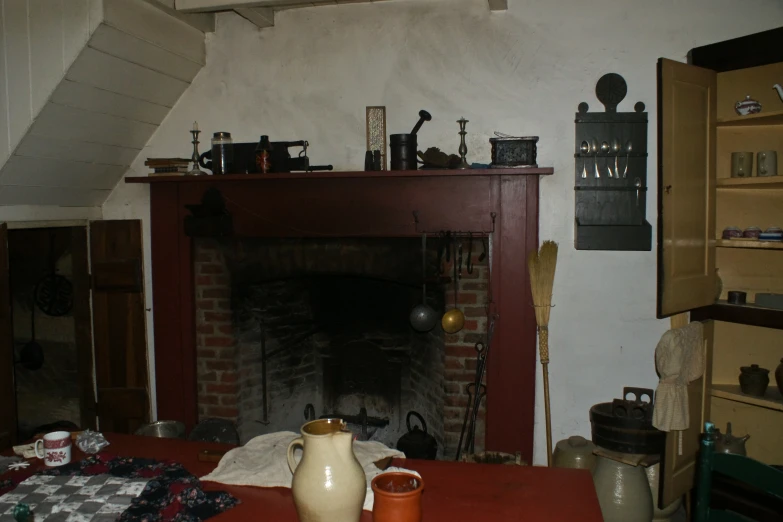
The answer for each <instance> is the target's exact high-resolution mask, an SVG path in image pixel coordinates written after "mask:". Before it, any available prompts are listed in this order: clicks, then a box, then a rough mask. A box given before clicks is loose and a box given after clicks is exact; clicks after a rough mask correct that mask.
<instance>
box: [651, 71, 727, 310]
mask: <svg viewBox="0 0 783 522" xmlns="http://www.w3.org/2000/svg"><path fill="white" fill-rule="evenodd" d="M716 85H717V75H716V73H715V72H714V71H710V70H708V69H701V68H699V67H694V66H692V65H687V64H684V63H679V62H674V61H671V60H665V59H663V58H661V59H660V60H659V61H658V156H659V158H658V169H659V172H658V317H667V316H670V315H672V314H675V313H679V312H684V311H686V310H691V309H694V308H698V307H701V306H707V305H710V304H713V303H714V302H715V245H714V243H715V146H716V145H715V144H716V141H715V140H716V127H715V118H716V110H717V103H716Z"/></svg>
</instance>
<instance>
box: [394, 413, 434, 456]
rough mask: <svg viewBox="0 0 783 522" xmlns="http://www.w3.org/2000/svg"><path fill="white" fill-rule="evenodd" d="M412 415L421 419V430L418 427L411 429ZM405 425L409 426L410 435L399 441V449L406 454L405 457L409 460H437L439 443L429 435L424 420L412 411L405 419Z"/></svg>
mask: <svg viewBox="0 0 783 522" xmlns="http://www.w3.org/2000/svg"><path fill="white" fill-rule="evenodd" d="M411 415H414V416H416V418H417V419H419V422H420V423H421V428H419V427H418V426H416V427H414V428H411ZM405 423H406V425H407V426H408V433H406V434H405V435H403V436H402V437H400V440H398V441H397V449H398V450H400V451H401V452H403V453H405V457H407V458H409V459H426V460H435V456H436V455H437V453H438V442H437V441H436V440H435V437H433V436H432V435H430V434H429V433H427V424H426V423H425V422H424V418H423V417H422V416H421V415H419V414H418V413H416V412H415V411H413V410H411V411H409V412H408V416H407V417H406V418H405Z"/></svg>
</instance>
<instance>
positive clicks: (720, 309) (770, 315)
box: [691, 301, 783, 330]
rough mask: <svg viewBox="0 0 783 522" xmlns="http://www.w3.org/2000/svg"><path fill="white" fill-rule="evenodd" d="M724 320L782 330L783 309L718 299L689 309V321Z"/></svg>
mask: <svg viewBox="0 0 783 522" xmlns="http://www.w3.org/2000/svg"><path fill="white" fill-rule="evenodd" d="M710 319H712V320H714V321H724V322H727V323H738V324H747V325H750V326H761V327H764V328H774V329H777V330H783V310H776V309H774V308H761V307H759V306H753V305H747V304H746V305H733V304H729V303H727V302H726V301H718V302H717V303H715V304H713V305H710V306H703V307H701V308H696V309H694V310H692V311H691V321H708V320H710Z"/></svg>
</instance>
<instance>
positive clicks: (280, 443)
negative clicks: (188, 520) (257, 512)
mask: <svg viewBox="0 0 783 522" xmlns="http://www.w3.org/2000/svg"><path fill="white" fill-rule="evenodd" d="M298 436H299V435H298V434H296V433H294V432H292V431H278V432H275V433H268V434H266V435H259V436H258V437H255V438H253V439H251V440H250V441H248V443H247V444H245V445H244V446H240V447H238V448H234V449H232V450H231V451H229V452H228V453H226V454H225V455H224V456H223V458H222V459H220V462H219V463H218V465H217V467H216V468H215V470H214V471H212V473H209V474H208V475H205V476H203V477H201V480H205V481H211V482H218V483H220V484H229V485H233V486H256V487H261V488H275V487H282V488H290V487H291V480H292V479H293V474H292V473H291V470H290V469H289V468H288V458H287V456H286V453H287V451H288V444H290V442H291V441H292V440H294V439H295V438H297V437H298ZM353 452H354V454H355V455H356V458H357V460H358V461H359V464H361V466H362V469H364V474H365V476H366V477H367V495H366V496H365V497H364V509H366V510H372V506H373V493H372V488H371V487H370V482H371V481H372V479H373V478H375V477H376V476H378V475H380V474H381V473H388V472H391V471H404V472H407V473H413V474H414V475H417V476H419V477H420V476H421V475H419V474H418V473H417V472H415V471H412V470H407V469H403V468H391V467H390V468H388V469H387V470H385V471H382V470H380V469H378V467H377V466H376V465H375V462H377V461H379V460H381V459H384V458H387V457H401V458H405V454H404V453H403V452H401V451H399V450H395V449H391V448H389V447H388V446H386V445H385V444H382V443H380V442H376V441H367V442H363V441H354V443H353ZM297 460H298V459H297Z"/></svg>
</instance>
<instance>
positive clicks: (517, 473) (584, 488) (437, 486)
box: [0, 433, 603, 522]
mask: <svg viewBox="0 0 783 522" xmlns="http://www.w3.org/2000/svg"><path fill="white" fill-rule="evenodd" d="M106 438H107V439H108V440H109V442H111V445H110V446H109V447H107V448H106V451H108V452H110V453H113V454H116V455H121V456H129V457H146V458H154V459H159V460H165V459H172V460H176V461H177V462H180V463H181V464H183V465H184V466H185V467H186V468H187V469H188V470H189V471H190V472H191V473H194V474H195V475H197V476H199V477H200V476H203V475H206V474H207V473H209V472H210V471H212V470H213V469H214V468H215V466H216V464H215V463H210V462H200V461H199V460H198V454H199V453H200V452H201V451H203V450H205V449H206V450H220V451H226V450H229V449H231V446H229V445H225V444H211V443H203V442H188V441H182V440H176V439H156V438H151V437H138V436H131V435H119V434H112V433H110V434H107V435H106ZM83 456H84V454H83V453H81V452H80V451H79V450H78V449H76V447H74V459H80V458H82V457H83ZM394 464H395V465H399V466H402V467H405V468H408V469H415V470H416V471H418V472H419V473H421V476H422V478H424V483H425V489H424V495H423V496H422V499H423V500H422V502H423V510H424V522H463V521H464V522H485V521H493V522H520V521H525V522H538V521H541V522H545V521H546V522H560V521H562V522H573V521H574V520H579V521H580V522H603V518H602V516H601V510H600V507H599V505H598V499H597V497H596V494H595V489H594V487H593V480H592V477H591V476H590V473H589V472H587V471H583V470H571V469H557V468H540V467H521V466H501V465H491V464H463V463H456V462H444V461H426V460H400V461H395V463H394ZM34 466H37V467H43V463H42V461H37V462H35V464H34ZM29 474H30V471H29V469H28V471H27V472H26V473H23V474H22V472H6V473H3V474H2V475H0V480H4V479H8V478H24V477H25V476H28V475H29ZM203 486H204V489H205V490H224V491H228V492H229V493H231V494H232V495H234V496H236V497H237V498H240V499H241V500H242V504H240V505H239V506H237V507H235V508H233V509H230V510H229V511H227V512H225V513H223V514H221V515H218V516H216V517H214V518H211V519H210V521H213V520H214V521H215V522H230V521H247V520H261V521H263V520H269V521H274V522H297V517H296V511H295V509H294V503H293V499H292V498H291V491H290V490H289V489H284V488H253V487H244V486H226V485H224V484H216V483H212V482H204V483H203ZM361 522H372V514H371V513H369V512H367V511H365V512H364V514H363V515H362V519H361Z"/></svg>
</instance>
